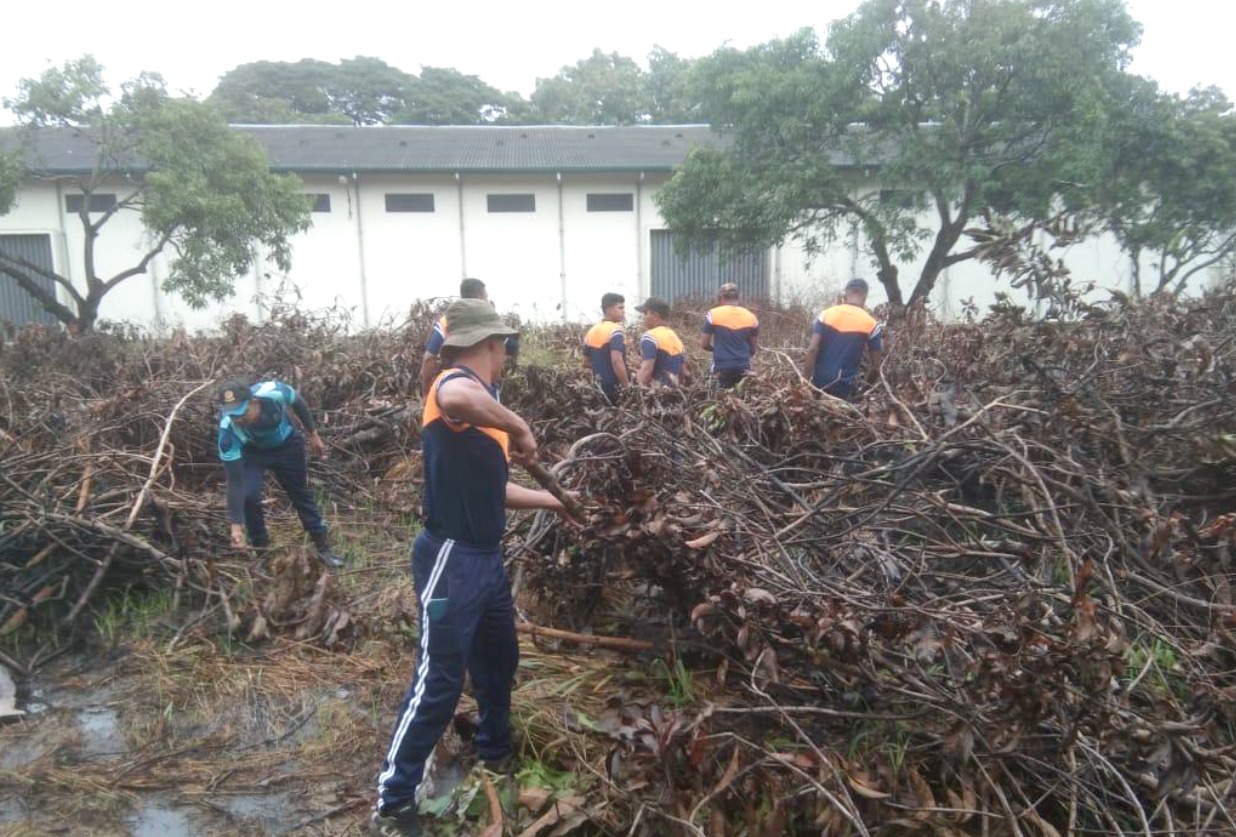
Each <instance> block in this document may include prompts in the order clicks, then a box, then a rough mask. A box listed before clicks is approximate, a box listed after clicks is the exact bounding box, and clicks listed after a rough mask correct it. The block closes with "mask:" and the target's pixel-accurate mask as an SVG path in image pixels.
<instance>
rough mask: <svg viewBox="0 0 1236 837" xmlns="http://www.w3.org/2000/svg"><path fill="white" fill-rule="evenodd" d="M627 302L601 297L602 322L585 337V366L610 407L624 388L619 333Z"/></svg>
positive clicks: (619, 297) (624, 364) (623, 351)
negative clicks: (589, 370) (590, 371)
mask: <svg viewBox="0 0 1236 837" xmlns="http://www.w3.org/2000/svg"><path fill="white" fill-rule="evenodd" d="M626 302H627V301H626V298H625V297H623V296H622V294H614V293H608V294H605V295H604V296H602V297H601V313H602V319H601V322H599V323H597V324H596V325H594V326H593V327H592V328H590V329H588V333H587V334H585V335H584V364H585V366H586V367H587V368H589V369H591V370H592V375H593V377H594V378H596V381H597V385H598V386H600V388H601V392H603V393H605V397H606V398H607V399H609V403H610V404H617V403H618V394H619V392H620V388H623V387H627V386H629V384H630V379H629V378H628V375H627V346H626V338H625V337H624V335H623V332H622V324H623V321H624V320H625V319H626V315H627V305H626Z"/></svg>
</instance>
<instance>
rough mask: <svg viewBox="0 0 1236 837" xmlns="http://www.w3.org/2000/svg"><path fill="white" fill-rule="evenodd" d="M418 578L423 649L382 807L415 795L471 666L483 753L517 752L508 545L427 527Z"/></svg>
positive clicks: (384, 782)
mask: <svg viewBox="0 0 1236 837" xmlns="http://www.w3.org/2000/svg"><path fill="white" fill-rule="evenodd" d="M412 579H413V581H414V583H415V584H416V595H417V598H418V600H419V601H420V620H421V632H420V651H419V653H418V655H417V660H416V669H415V671H414V672H413V674H412V684H411V685H410V686H409V687H408V692H407V694H406V695H404V698H403V704H402V705H401V706H400V709H399V717H398V719H397V720H396V721H395V731H394V734H393V735H392V736H391V742H390V747H389V748H388V749H387V752H386V759H385V760H384V761H383V763H382V772H381V774H380V775H379V776H378V810H379V811H380V812H382V813H388V812H390V811H392V810H394V809H395V808H398V807H399V806H401V805H404V804H406V803H408V802H411V801H413V800H414V799H415V797H416V788H417V786H418V785H419V784H420V783H421V779H422V778H424V775H425V762H426V760H427V759H428V758H429V755H430V753H432V752H433V748H434V746H435V745H436V744H437V742H438V739H439V738H440V737H441V735H442V733H443V732H444V731H445V730H446V727H447V724H449V723H450V722H451V719H452V718H453V717H454V714H455V706H456V704H458V702H459V695H460V693H461V692H462V691H463V683H464V672H465V671H466V672H467V673H468V674H470V675H471V677H472V691H473V696H474V697H475V698H476V702H477V706H478V707H479V709H480V716H481V717H480V727H479V729H478V731H477V734H476V750H477V755H478V756H480V757H481V758H482V759H485V760H497V759H501V758H504V757H506V756H507V755H509V754H510V753H511V728H510V717H511V685H512V682H513V681H514V679H515V669H516V668H517V667H518V665H519V642H518V640H517V639H516V637H515V605H514V602H513V601H512V599H511V583H510V579H509V578H508V577H507V574H506V568H505V567H504V566H503V564H502V551H501V549H500V548H495V549H477V548H476V547H471V546H467V545H465V544H462V543H459V542H457V541H454V540H450V539H441V538H436V537H434V536H433V535H430V534H429V533H428V532H421V534H420V535H419V536H418V537H417V539H416V543H415V544H414V545H413V547H412Z"/></svg>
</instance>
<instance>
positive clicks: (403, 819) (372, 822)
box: [369, 802, 423, 837]
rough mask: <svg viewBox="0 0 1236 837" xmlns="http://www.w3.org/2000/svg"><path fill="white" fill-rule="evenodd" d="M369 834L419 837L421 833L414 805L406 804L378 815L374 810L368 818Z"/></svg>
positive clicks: (389, 836) (392, 836) (386, 836)
mask: <svg viewBox="0 0 1236 837" xmlns="http://www.w3.org/2000/svg"><path fill="white" fill-rule="evenodd" d="M369 833H370V834H380V835H382V836H383V837H420V835H421V834H422V833H423V832H422V831H421V815H420V814H419V813H417V811H416V803H415V802H408V803H406V804H404V805H400V806H399V807H398V808H396V809H395V810H393V811H388V812H387V813H385V814H379V813H378V812H377V810H375V811H374V812H373V816H372V817H370V818H369Z"/></svg>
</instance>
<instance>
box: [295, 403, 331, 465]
mask: <svg viewBox="0 0 1236 837" xmlns="http://www.w3.org/2000/svg"><path fill="white" fill-rule="evenodd" d="M291 401H292V412H293V413H294V414H295V415H296V419H297V421H299V422H300V426H301V427H302V428H304V431H305V440H306V441H308V442H309V450H310V451H311V452H312V453H313V455H314V456H325V455H326V443H325V442H323V441H322V437H321V436H319V435H318V426H317V423H316V422H314V420H313V412H312V411H311V410H310V409H309V405H308V404H306V403H305V399H304V396H301V395H299V394H293V395H292V397H291Z"/></svg>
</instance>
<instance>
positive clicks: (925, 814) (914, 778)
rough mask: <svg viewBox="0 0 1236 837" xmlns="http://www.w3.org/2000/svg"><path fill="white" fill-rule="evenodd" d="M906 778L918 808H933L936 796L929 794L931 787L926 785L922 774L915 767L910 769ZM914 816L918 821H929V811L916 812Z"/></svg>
mask: <svg viewBox="0 0 1236 837" xmlns="http://www.w3.org/2000/svg"><path fill="white" fill-rule="evenodd" d="M907 778H908V779H909V780H910V788H911V789H912V790H913V791H914V796H915V797H916V798H917V799H918V805H919V807H920V808H935V807H936V796H935V794H934V793H932V792H931V785H929V784H927V780H926V779H924V778H923V774H922V773H920V772H919V770H918V768H917V767H912V768H910V770H909V771H908V772H907ZM914 816H915V818H916V819H920V820H926V819H930V818H931V811H918V812H916V813H915V814H914Z"/></svg>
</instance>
